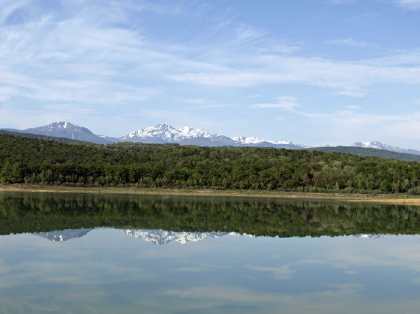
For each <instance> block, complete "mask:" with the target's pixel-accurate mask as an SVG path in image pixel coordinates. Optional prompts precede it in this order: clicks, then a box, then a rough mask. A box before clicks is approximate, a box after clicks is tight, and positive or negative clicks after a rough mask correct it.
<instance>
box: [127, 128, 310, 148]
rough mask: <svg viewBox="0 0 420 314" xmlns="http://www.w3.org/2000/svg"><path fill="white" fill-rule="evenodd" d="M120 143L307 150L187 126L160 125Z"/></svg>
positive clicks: (144, 130) (287, 142)
mask: <svg viewBox="0 0 420 314" xmlns="http://www.w3.org/2000/svg"><path fill="white" fill-rule="evenodd" d="M120 141H122V142H126V141H130V142H142V143H178V144H181V145H199V146H258V147H278V148H290V149H297V148H306V146H305V145H298V144H294V143H293V142H291V141H285V140H282V141H278V142H274V141H266V140H263V139H261V138H259V137H245V136H239V137H235V138H230V137H227V136H224V135H221V134H210V133H208V132H206V131H203V130H200V129H195V128H192V127H188V126H185V127H183V128H180V129H176V128H174V127H172V126H170V125H166V124H158V125H156V126H152V127H148V128H146V129H141V130H138V131H133V132H130V133H128V134H126V135H124V136H123V137H121V138H120Z"/></svg>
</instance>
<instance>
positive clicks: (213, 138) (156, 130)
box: [13, 122, 420, 155]
mask: <svg viewBox="0 0 420 314" xmlns="http://www.w3.org/2000/svg"><path fill="white" fill-rule="evenodd" d="M13 132H25V133H32V134H40V135H46V136H53V137H64V138H70V139H74V140H80V141H87V142H92V143H97V144H110V143H115V142H142V143H157V144H164V143H178V144H180V145H198V146H251V147H274V148H286V149H306V148H316V146H313V145H304V144H295V143H293V142H292V141H289V140H280V141H272V140H265V139H262V138H260V137H256V136H250V137H245V136H237V137H233V138H230V137H227V136H225V135H222V134H210V133H209V132H206V131H204V130H201V129H195V128H192V127H188V126H185V127H183V128H180V129H176V128H174V127H172V126H170V125H167V124H158V125H155V126H151V127H148V128H145V129H140V130H137V131H133V132H130V133H128V134H126V135H124V136H122V137H120V138H113V137H108V136H105V135H95V134H93V133H92V132H91V131H90V130H89V129H87V128H85V127H82V126H77V125H74V124H72V123H70V122H54V123H51V124H49V125H45V126H41V127H37V128H30V129H26V130H21V131H20V130H14V131H13ZM352 146H353V147H361V148H375V149H380V150H388V151H393V152H398V153H404V154H416V155H420V151H418V150H414V149H405V148H399V147H396V146H392V145H388V144H383V143H381V142H378V141H371V142H356V143H354V144H353V145H352ZM317 147H334V146H331V145H323V146H317Z"/></svg>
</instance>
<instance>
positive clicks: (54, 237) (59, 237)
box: [33, 229, 93, 242]
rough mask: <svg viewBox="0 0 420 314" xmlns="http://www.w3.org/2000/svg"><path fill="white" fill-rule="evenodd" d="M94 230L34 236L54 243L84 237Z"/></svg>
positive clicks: (73, 230) (43, 233)
mask: <svg viewBox="0 0 420 314" xmlns="http://www.w3.org/2000/svg"><path fill="white" fill-rule="evenodd" d="M92 230H93V229H67V230H56V231H49V232H35V233H33V234H34V235H37V236H40V237H43V238H45V239H48V240H50V241H53V242H64V241H67V240H70V239H75V238H81V237H84V236H85V235H87V234H88V233H89V232H90V231H92Z"/></svg>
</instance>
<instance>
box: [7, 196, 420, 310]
mask: <svg viewBox="0 0 420 314" xmlns="http://www.w3.org/2000/svg"><path fill="white" fill-rule="evenodd" d="M57 197H58V196H55V197H54V196H50V197H48V198H46V197H44V196H43V197H38V196H36V197H34V196H31V195H27V194H26V195H20V194H13V197H10V195H7V194H3V195H0V218H1V219H2V221H1V223H2V228H3V230H6V231H4V232H3V234H4V233H7V232H9V231H8V230H9V229H7V228H9V227H10V226H14V225H16V224H17V223H18V222H20V226H22V225H24V226H29V227H28V228H35V229H33V230H26V232H25V233H18V234H4V235H3V236H0V252H1V253H0V254H1V255H0V313H45V312H48V313H76V312H80V313H82V312H83V313H99V312H101V313H117V312H118V313H133V312H136V313H280V312H281V313H308V312H311V313H357V312H364V313H415V312H417V311H418V309H419V308H420V285H419V284H420V237H419V236H418V235H415V233H413V231H412V230H414V229H415V228H417V225H418V222H417V221H416V219H418V218H416V217H417V210H418V209H417V208H405V209H404V208H402V207H379V208H378V207H372V208H367V209H366V210H367V212H371V213H372V212H375V213H376V214H375V215H376V216H374V217H376V220H375V221H371V224H372V225H375V224H376V225H375V226H374V227H373V229H374V230H377V229H378V228H385V229H386V230H390V231H391V232H390V233H393V232H392V230H397V232H394V233H396V234H398V233H399V231H398V230H400V229H399V228H400V226H401V224H403V225H407V228H409V227H410V228H411V229H410V230H411V232H410V233H412V234H411V235H402V234H399V235H391V234H390V235H385V236H384V235H381V234H379V235H375V236H368V235H366V234H362V235H361V234H355V235H348V234H346V230H344V229H343V230H342V231H341V232H342V233H344V234H346V235H343V236H339V235H338V236H334V237H328V236H319V237H310V236H301V237H296V236H295V237H294V236H293V235H291V236H290V237H286V238H279V237H278V236H275V237H271V236H270V237H269V236H263V235H259V236H251V235H249V234H243V232H238V231H243V230H261V229H260V226H259V225H258V221H261V220H263V219H262V218H260V216H258V217H257V218H256V221H255V224H256V225H255V226H249V227H243V228H245V229H241V228H242V227H240V225H241V222H240V221H236V220H235V222H233V221H234V219H233V218H232V217H236V214H234V213H230V212H229V211H228V208H229V206H228V204H232V201H231V200H229V201H226V200H211V202H210V203H211V204H213V205H214V206H213V205H212V206H213V207H212V206H210V205H209V204H210V203H209V200H208V199H207V200H205V201H204V203H203V201H202V200H200V199H186V200H185V199H182V198H178V199H177V198H169V199H165V200H162V198H161V197H160V198H156V199H155V201H156V202H157V203H159V202H161V205H162V204H164V205H165V206H166V207H165V208H166V209H165V210H169V211H170V210H171V208H174V210H175V209H176V208H178V207H179V206H181V207H180V208H184V209H183V212H184V214H185V215H186V216H178V215H177V216H175V217H172V218H171V219H172V220H174V221H175V220H177V219H178V220H179V221H181V223H179V222H178V223H174V225H173V226H174V227H173V228H174V229H176V230H175V231H173V232H171V231H162V230H161V229H150V228H144V227H150V221H155V220H159V219H158V218H159V217H161V218H162V219H161V220H163V217H162V216H157V217H156V216H153V215H152V216H150V217H149V216H147V217H145V216H144V215H145V211H149V210H150V211H151V212H155V213H156V212H159V210H160V209H159V208H161V207H162V206H163V205H162V206H160V207H159V206H155V205H153V204H155V203H154V200H153V198H150V197H149V198H147V201H146V202H143V201H144V199H141V201H140V200H139V199H137V200H133V202H134V203H136V202H137V203H138V204H140V205H141V206H139V208H142V210H143V211H142V212H141V214H138V215H140V216H141V217H143V218H145V220H144V221H149V222H148V223H147V222H143V220H139V219H140V218H139V217H140V216H136V215H137V214H136V212H135V211H134V209H135V208H134V207H133V206H132V205H133V203H130V204H131V205H130V204H127V203H125V206H131V208H132V210H131V211H130V212H131V214H130V215H131V218H132V220H133V221H140V222H139V224H140V225H139V224H135V225H125V226H124V227H120V226H118V228H115V227H114V228H112V226H111V225H110V224H109V223H112V224H114V225H115V224H117V223H118V219H117V218H118V217H114V216H113V215H112V214H111V213H110V211H112V210H113V208H114V207H113V206H114V205H115V204H117V203H119V202H121V201H122V202H123V201H124V200H125V198H124V197H119V198H117V199H113V200H112V202H111V203H105V204H107V206H103V204H104V203H103V200H102V199H96V201H95V200H92V199H87V201H88V202H82V203H81V204H82V207H81V208H78V206H75V207H71V208H73V209H72V210H76V211H82V212H85V213H86V215H87V216H89V215H90V216H92V217H93V216H95V215H96V216H95V217H94V219H93V218H92V219H93V220H92V221H93V222H94V223H97V220H98V219H100V217H102V218H101V219H102V220H103V223H102V224H101V225H97V226H96V227H92V225H91V222H92V221H90V220H87V218H86V217H85V218H83V220H82V221H81V222H80V221H79V220H77V219H76V218H77V217H76V216H74V215H73V212H72V211H71V210H70V209H69V208H70V207H69V205H68V202H72V199H71V197H70V196H66V197H65V198H66V202H65V205H62V207H63V208H65V209H66V210H67V211H68V212H67V214H66V212H65V211H64V212H60V210H61V209H62V208H60V206H58V205H57V204H58V203H57V202H54V201H53V200H56V199H57ZM75 197H76V196H75ZM77 197H78V198H79V201H80V197H81V198H86V196H83V197H82V196H77ZM87 198H88V197H87ZM138 198H139V197H138ZM18 200H25V201H23V202H21V201H18ZM50 201H51V202H52V203H51V204H52V205H51V206H50V208H48V209H46V207H45V206H46V205H45V204H47V203H48V202H50ZM139 202H140V203H139ZM162 202H163V203H162ZM200 202H201V203H200ZM237 202H238V203H241V204H242V205H241V206H240V208H242V209H241V210H244V211H251V210H252V208H254V209H255V208H257V209H258V210H263V208H266V207H267V208H269V207H270V208H271V209H270V210H268V212H269V213H273V210H274V212H276V211H279V210H280V209H279V208H280V207H281V208H283V209H284V208H289V207H290V206H292V207H290V208H293V206H297V207H298V208H299V209H297V212H298V214H299V215H297V216H298V217H301V220H299V219H300V218H298V220H291V221H290V223H288V224H286V225H282V226H281V228H280V227H279V228H278V229H276V230H274V231H273V225H269V223H267V222H265V221H263V222H264V223H265V224H267V226H268V227H270V228H271V230H269V231H267V233H268V234H270V235H271V234H273V232H276V233H277V234H279V235H281V234H284V232H285V231H284V229H288V230H290V229H291V227H290V226H299V228H298V230H297V231H296V230H295V229H293V230H295V231H293V232H296V233H299V234H301V233H302V232H303V231H302V230H301V229H302V225H303V223H304V222H305V221H307V224H308V230H309V231H307V232H308V233H313V232H315V231H314V228H315V229H317V230H321V231H322V232H324V233H325V234H329V233H331V232H332V231H331V230H338V229H340V228H341V229H342V228H343V226H344V225H349V226H351V225H352V224H353V226H354V225H355V224H356V222H357V221H359V220H358V219H359V218H358V217H360V216H362V217H363V218H364V219H369V217H371V216H369V215H370V213H365V212H364V211H363V208H362V209H360V207H357V208H356V209H355V208H354V207H351V206H350V207H348V206H347V207H341V205H337V204H319V203H313V204H310V203H297V204H296V203H291V202H285V203H281V202H279V201H274V200H272V201H267V200H258V204H256V203H255V202H256V201H255V200H253V201H251V202H249V201H246V200H243V199H240V200H239V199H238V200H237ZM37 203H40V204H42V206H40V207H37V206H36V204H37ZM79 203H80V202H79ZM17 204H20V206H21V207H23V208H25V211H27V212H31V214H30V215H29V214H28V215H25V214H22V212H21V211H20V210H21V209H20V208H19V207H18V205H17ZM28 204H30V205H31V206H29V205H28ZM66 204H67V205H66ZM72 204H73V203H72ZM89 204H90V205H89ZM110 204H114V205H113V206H111V205H110ZM187 204H190V205H191V206H193V207H194V206H195V207H194V208H195V209H191V208H192V207H191V208H190V207H189V206H190V205H187ZM200 204H201V205H200ZM203 204H206V205H203ZM218 204H219V207H217V205H218ZM276 204H277V205H276ZM25 206H26V207H25ZM28 206H29V207H28ZM95 206H99V207H100V206H102V207H103V208H102V209H101V210H103V211H105V212H101V210H99V209H98V210H97V212H96V214H92V210H93V207H95ZM115 206H116V205H115ZM200 206H201V207H200ZM273 206H274V209H273ZM276 206H279V208H277V207H276ZM288 206H289V207H288ZM370 206H372V205H370ZM233 207H235V206H233ZM197 208H198V209H197ZM212 208H225V209H226V210H224V211H223V213H225V215H226V216H225V217H222V218H223V219H222V221H225V225H224V227H223V226H220V227H219V228H220V229H219V230H207V231H205V230H203V228H204V229H205V228H206V225H203V224H202V222H197V226H198V227H197V228H200V230H198V232H194V231H192V230H190V229H191V226H192V222H193V221H194V219H195V218H196V217H197V215H198V216H200V215H203V213H201V211H202V210H204V211H205V212H206V214H209V213H208V212H209V211H215V210H216V209H212ZM235 208H236V210H237V208H239V207H235ZM308 208H311V209H308ZM322 208H323V209H324V211H325V212H328V211H329V210H330V211H331V212H337V214H336V215H337V216H334V217H331V215H326V216H327V218H328V219H326V221H324V222H323V221H316V223H315V222H314V221H313V219H315V218H316V219H317V220H320V219H321V218H320V217H324V216H323V215H325V212H324V214H320V216H319V217H318V216H317V215H315V214H314V213H316V212H319V211H320V210H321V209H322ZM196 210H198V211H199V214H197V213H196V214H192V213H193V212H194V211H196ZM308 210H309V212H308ZM404 210H406V211H404ZM137 211H140V209H138V208H137ZM280 211H281V210H280ZM286 212H288V211H287V210H286ZM340 212H342V214H340ZM379 212H380V213H381V214H379ZM34 213H38V214H37V215H38V216H37V217H38V218H37V219H39V220H37V219H36V217H35V216H36V215H35V214H34ZM269 213H266V215H269ZM282 213H283V216H285V214H284V212H282ZM399 213H402V214H401V217H397V216H398V215H399ZM17 214H19V215H17ZM79 214H80V213H79ZM161 214H162V213H159V215H161ZM215 214H218V215H222V214H221V213H220V212H216V213H215ZM66 215H67V216H66ZM80 215H82V214H80ZM308 215H309V216H310V217H312V218H311V219H312V220H311V221H308ZM378 215H379V216H378ZM381 215H382V216H384V217H386V219H385V218H384V220H383V221H382V220H380V218H378V217H382V216H381ZM82 216H83V215H82ZM245 216H246V215H245ZM349 216H351V217H352V218H351V219H349V220H343V219H344V218H343V217H349ZM365 216H366V217H365ZM22 217H23V218H22ZM48 217H54V218H55V219H56V221H57V220H60V219H61V218H60V217H64V218H62V219H63V221H64V222H63V223H65V221H66V219H67V223H68V224H69V227H72V228H62V229H64V230H58V231H54V230H55V229H52V230H45V229H43V228H44V223H45V219H47V218H48ZM105 217H108V218H107V219H105ZM109 217H114V218H115V220H113V219H111V218H109ZM165 217H166V216H165ZM396 217H397V218H396ZM410 217H411V218H410ZM75 219H76V220H77V221H75ZM125 219H126V216H124V217H120V221H123V223H124V224H126V222H125ZM235 219H236V218H235ZM270 219H271V220H273V219H272V218H270ZM279 219H281V217H279ZM284 219H286V218H284ZM208 220H209V225H210V226H213V225H214V224H215V223H216V222H218V221H219V220H218V219H216V218H215V220H214V221H213V220H212V218H211V217H208ZM397 220H399V223H398V222H397ZM182 221H184V223H185V225H186V228H187V229H188V230H186V231H183V230H180V228H181V227H180V226H181V225H182ZM355 221H356V222H355ZM378 221H379V223H377V222H378ZM247 222H248V223H250V222H249V221H247ZM79 223H80V224H82V225H84V227H85V228H82V227H83V226H80V228H73V227H74V225H75V224H76V225H77V224H79ZM162 223H163V226H167V223H169V222H162ZM276 224H277V225H279V224H280V223H279V222H277V223H276ZM358 224H360V226H363V228H365V226H366V224H365V223H363V222H361V221H359V222H358ZM378 225H379V226H378ZM37 226H38V227H39V226H42V229H43V230H38V229H36V228H37ZM158 226H159V225H158ZM390 226H396V227H395V228H397V229H390V228H391V227H390ZM86 227H87V228H86ZM222 228H225V229H223V230H222ZM229 228H233V229H232V230H229ZM253 228H254V229H253ZM282 228H283V229H282ZM352 230H353V229H352ZM381 230H382V229H381ZM419 230H420V229H419Z"/></svg>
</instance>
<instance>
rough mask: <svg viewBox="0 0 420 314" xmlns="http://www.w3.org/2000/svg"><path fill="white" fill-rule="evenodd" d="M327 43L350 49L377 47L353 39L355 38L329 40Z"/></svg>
mask: <svg viewBox="0 0 420 314" xmlns="http://www.w3.org/2000/svg"><path fill="white" fill-rule="evenodd" d="M325 43H327V44H335V45H344V46H349V47H375V45H373V44H369V43H367V42H364V41H358V40H355V39H353V37H348V38H340V39H334V40H327V41H325Z"/></svg>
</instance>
